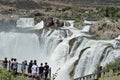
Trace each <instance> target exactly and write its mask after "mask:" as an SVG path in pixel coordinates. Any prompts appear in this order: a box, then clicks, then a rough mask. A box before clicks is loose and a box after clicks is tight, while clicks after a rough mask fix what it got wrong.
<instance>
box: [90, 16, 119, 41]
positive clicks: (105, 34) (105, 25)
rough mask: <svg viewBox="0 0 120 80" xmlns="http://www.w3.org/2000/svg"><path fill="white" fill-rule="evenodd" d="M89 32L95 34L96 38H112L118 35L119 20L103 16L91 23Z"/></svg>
mask: <svg viewBox="0 0 120 80" xmlns="http://www.w3.org/2000/svg"><path fill="white" fill-rule="evenodd" d="M91 32H92V33H94V34H95V37H96V39H113V38H115V37H117V36H118V35H120V20H118V21H112V20H110V19H108V18H104V19H102V20H100V21H98V22H96V23H95V24H93V26H92V27H91Z"/></svg>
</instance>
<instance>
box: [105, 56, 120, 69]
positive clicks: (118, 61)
mask: <svg viewBox="0 0 120 80" xmlns="http://www.w3.org/2000/svg"><path fill="white" fill-rule="evenodd" d="M117 66H120V58H117V59H115V61H114V62H111V63H109V64H107V65H106V67H105V68H106V69H110V68H113V67H117Z"/></svg>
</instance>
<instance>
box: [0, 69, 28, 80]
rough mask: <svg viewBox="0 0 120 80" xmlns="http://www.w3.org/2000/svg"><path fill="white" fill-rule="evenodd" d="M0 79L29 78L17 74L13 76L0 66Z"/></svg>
mask: <svg viewBox="0 0 120 80" xmlns="http://www.w3.org/2000/svg"><path fill="white" fill-rule="evenodd" d="M0 80H29V79H28V78H26V77H24V76H22V75H18V76H14V75H13V73H12V72H8V71H7V70H5V69H2V68H0Z"/></svg>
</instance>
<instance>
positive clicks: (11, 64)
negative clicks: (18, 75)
mask: <svg viewBox="0 0 120 80" xmlns="http://www.w3.org/2000/svg"><path fill="white" fill-rule="evenodd" d="M13 62H14V58H11V61H10V69H11V70H13Z"/></svg>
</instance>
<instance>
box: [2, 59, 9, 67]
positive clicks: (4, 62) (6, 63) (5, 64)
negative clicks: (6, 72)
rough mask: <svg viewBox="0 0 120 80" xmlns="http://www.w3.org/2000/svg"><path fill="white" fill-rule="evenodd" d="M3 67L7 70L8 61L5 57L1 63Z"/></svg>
mask: <svg viewBox="0 0 120 80" xmlns="http://www.w3.org/2000/svg"><path fill="white" fill-rule="evenodd" d="M3 66H4V68H5V69H7V66H8V60H7V58H6V57H5V60H4V61H3Z"/></svg>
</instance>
